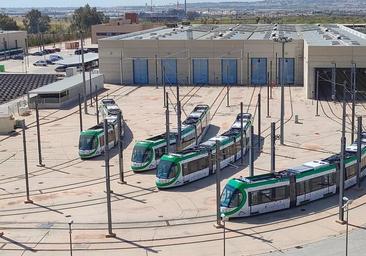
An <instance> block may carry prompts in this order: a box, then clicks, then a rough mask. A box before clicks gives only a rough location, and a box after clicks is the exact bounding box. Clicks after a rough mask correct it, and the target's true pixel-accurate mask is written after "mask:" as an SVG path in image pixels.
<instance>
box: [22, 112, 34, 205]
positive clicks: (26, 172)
mask: <svg viewBox="0 0 366 256" xmlns="http://www.w3.org/2000/svg"><path fill="white" fill-rule="evenodd" d="M22 134H23V152H24V178H25V191H26V196H27V198H26V200H25V201H24V203H26V204H31V203H33V201H32V200H31V199H30V196H29V175H28V158H27V139H26V137H25V120H24V119H23V120H22Z"/></svg>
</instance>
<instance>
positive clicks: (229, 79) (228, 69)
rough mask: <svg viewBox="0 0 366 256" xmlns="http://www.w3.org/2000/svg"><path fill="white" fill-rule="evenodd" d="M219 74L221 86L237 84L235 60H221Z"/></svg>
mask: <svg viewBox="0 0 366 256" xmlns="http://www.w3.org/2000/svg"><path fill="white" fill-rule="evenodd" d="M221 74H222V83H223V84H237V74H238V70H237V60H236V59H223V60H222V61H221Z"/></svg>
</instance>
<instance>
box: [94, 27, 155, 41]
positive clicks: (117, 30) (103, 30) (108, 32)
mask: <svg viewBox="0 0 366 256" xmlns="http://www.w3.org/2000/svg"><path fill="white" fill-rule="evenodd" d="M118 24H119V25H118ZM160 26H161V25H159V24H141V23H137V24H128V23H127V24H126V23H123V22H121V23H117V22H113V23H108V24H99V25H94V26H92V29H91V42H92V44H97V43H98V40H99V39H102V38H106V37H111V36H116V35H122V34H127V33H131V32H136V31H141V30H145V29H151V28H155V27H160Z"/></svg>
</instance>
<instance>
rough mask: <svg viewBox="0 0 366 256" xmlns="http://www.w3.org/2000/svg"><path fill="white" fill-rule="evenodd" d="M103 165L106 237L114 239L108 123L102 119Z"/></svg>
mask: <svg viewBox="0 0 366 256" xmlns="http://www.w3.org/2000/svg"><path fill="white" fill-rule="evenodd" d="M103 124H104V125H103V128H104V165H105V179H106V180H105V186H106V193H107V215H108V234H107V235H106V237H115V236H116V234H114V233H113V231H112V209H111V176H110V172H109V147H108V142H109V139H108V121H107V119H104V123H103Z"/></svg>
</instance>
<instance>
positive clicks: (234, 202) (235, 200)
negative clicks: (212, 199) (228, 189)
mask: <svg viewBox="0 0 366 256" xmlns="http://www.w3.org/2000/svg"><path fill="white" fill-rule="evenodd" d="M242 199H243V195H242V193H240V192H239V190H238V189H236V190H235V192H234V194H233V195H232V197H231V201H230V204H229V208H234V207H238V206H239V204H240V203H241V201H242Z"/></svg>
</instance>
